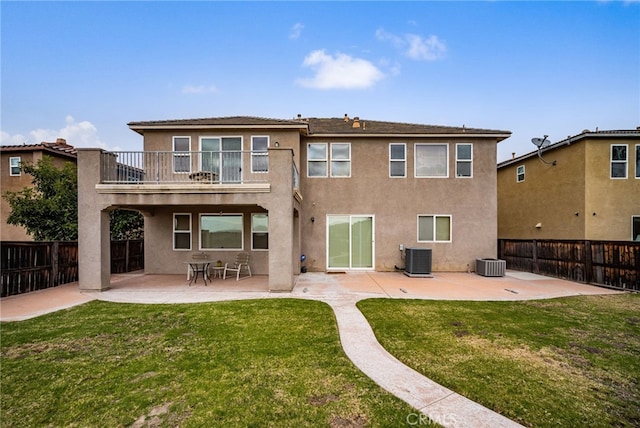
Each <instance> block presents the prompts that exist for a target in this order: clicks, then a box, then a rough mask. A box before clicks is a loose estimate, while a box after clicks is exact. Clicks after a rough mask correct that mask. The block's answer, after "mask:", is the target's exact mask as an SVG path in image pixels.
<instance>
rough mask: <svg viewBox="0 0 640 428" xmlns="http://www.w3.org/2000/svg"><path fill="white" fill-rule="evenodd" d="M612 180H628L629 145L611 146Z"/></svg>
mask: <svg viewBox="0 0 640 428" xmlns="http://www.w3.org/2000/svg"><path fill="white" fill-rule="evenodd" d="M611 178H627V145H626V144H612V145H611Z"/></svg>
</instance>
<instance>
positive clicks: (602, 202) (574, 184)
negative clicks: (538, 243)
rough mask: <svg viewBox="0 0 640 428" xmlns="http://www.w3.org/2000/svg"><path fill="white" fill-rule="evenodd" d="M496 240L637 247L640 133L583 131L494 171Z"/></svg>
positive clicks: (639, 225) (639, 215)
mask: <svg viewBox="0 0 640 428" xmlns="http://www.w3.org/2000/svg"><path fill="white" fill-rule="evenodd" d="M532 147H534V146H532ZM534 148H535V147H534ZM498 237H499V238H504V239H536V238H537V239H587V240H610V241H630V240H640V128H636V129H631V130H610V131H605V130H596V131H589V130H585V131H583V132H582V133H580V134H578V135H574V136H570V137H568V138H566V139H565V140H562V141H559V142H557V143H554V144H551V145H549V146H547V147H544V148H542V149H541V150H540V152H539V153H538V150H535V151H532V152H531V153H528V154H526V155H524V156H520V157H517V158H514V159H510V160H507V161H505V162H501V163H500V164H498Z"/></svg>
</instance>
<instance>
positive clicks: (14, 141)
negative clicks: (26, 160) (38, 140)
mask: <svg viewBox="0 0 640 428" xmlns="http://www.w3.org/2000/svg"><path fill="white" fill-rule="evenodd" d="M26 142H27V137H25V136H24V135H22V134H16V135H11V134H9V133H8V132H4V131H0V145H3V146H15V145H18V144H23V143H26Z"/></svg>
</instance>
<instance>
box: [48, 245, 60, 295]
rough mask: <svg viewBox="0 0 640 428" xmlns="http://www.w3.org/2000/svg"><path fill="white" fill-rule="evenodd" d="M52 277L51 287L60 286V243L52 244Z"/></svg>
mask: <svg viewBox="0 0 640 428" xmlns="http://www.w3.org/2000/svg"><path fill="white" fill-rule="evenodd" d="M50 248H51V255H50V258H51V260H50V263H51V276H50V277H49V287H55V286H57V285H58V252H59V251H60V242H59V241H53V242H52V243H51V247H50Z"/></svg>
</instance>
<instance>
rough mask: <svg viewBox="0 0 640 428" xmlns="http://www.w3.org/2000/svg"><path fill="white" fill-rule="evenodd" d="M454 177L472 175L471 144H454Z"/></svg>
mask: <svg viewBox="0 0 640 428" xmlns="http://www.w3.org/2000/svg"><path fill="white" fill-rule="evenodd" d="M456 177H473V145H471V144H462V143H460V144H456Z"/></svg>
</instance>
